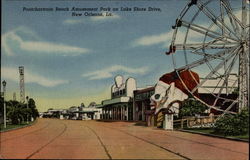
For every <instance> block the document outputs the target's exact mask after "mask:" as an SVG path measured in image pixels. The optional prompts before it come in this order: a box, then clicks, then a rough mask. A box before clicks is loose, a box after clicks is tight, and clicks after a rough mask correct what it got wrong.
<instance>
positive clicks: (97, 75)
mask: <svg viewBox="0 0 250 160" xmlns="http://www.w3.org/2000/svg"><path fill="white" fill-rule="evenodd" d="M118 71H122V72H126V73H130V74H141V75H143V74H145V73H146V72H147V71H148V68H147V67H140V68H130V67H125V66H122V65H114V66H111V67H108V68H104V69H102V70H98V71H93V72H89V73H85V74H82V77H88V79H89V80H98V79H105V78H110V77H113V76H114V75H113V73H114V72H118Z"/></svg>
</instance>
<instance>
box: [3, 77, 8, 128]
mask: <svg viewBox="0 0 250 160" xmlns="http://www.w3.org/2000/svg"><path fill="white" fill-rule="evenodd" d="M2 84H3V121H4V128H6V104H5V87H6V84H7V83H6V81H5V80H3V82H2Z"/></svg>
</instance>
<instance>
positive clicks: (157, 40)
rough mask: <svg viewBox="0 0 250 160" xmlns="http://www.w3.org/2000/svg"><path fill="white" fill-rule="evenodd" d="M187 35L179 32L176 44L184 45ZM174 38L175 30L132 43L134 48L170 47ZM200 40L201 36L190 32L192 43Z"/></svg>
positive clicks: (142, 38)
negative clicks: (158, 45)
mask: <svg viewBox="0 0 250 160" xmlns="http://www.w3.org/2000/svg"><path fill="white" fill-rule="evenodd" d="M185 36H186V33H185V32H183V31H181V30H179V31H178V34H177V38H176V43H183V40H184V38H185ZM172 37H173V30H171V31H169V32H165V33H160V34H157V35H150V36H143V37H141V38H138V39H136V40H134V41H133V42H132V46H133V47H136V46H151V45H156V44H163V47H164V48H165V47H168V46H169V45H170V43H171V40H172ZM198 38H200V34H199V33H197V32H194V31H190V32H189V39H190V41H189V42H190V43H194V42H199V41H197V39H198Z"/></svg>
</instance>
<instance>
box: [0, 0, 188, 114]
mask: <svg viewBox="0 0 250 160" xmlns="http://www.w3.org/2000/svg"><path fill="white" fill-rule="evenodd" d="M186 3H187V1H186V0H181V1H178V3H177V1H176V0H166V1H161V0H159V1H125V2H120V1H84V0H79V1H42V0H40V1H39V0H38V1H22V0H21V1H10V0H4V1H2V13H3V14H2V35H1V37H2V66H1V70H2V79H3V78H4V79H6V81H7V96H8V98H9V99H11V98H12V94H13V92H16V93H17V99H19V85H18V82H19V77H18V66H20V65H23V66H24V70H25V92H26V95H28V96H29V97H32V98H34V99H35V101H36V102H37V106H38V109H39V110H40V111H44V110H46V109H48V108H50V107H53V108H67V107H70V106H71V105H80V103H82V102H83V103H85V105H88V104H89V103H90V102H91V101H96V102H97V103H100V102H101V100H104V99H107V98H110V93H109V92H110V86H111V85H112V84H113V77H114V76H115V75H117V74H120V75H124V77H125V78H127V77H134V78H135V79H136V80H137V85H138V87H145V86H147V85H154V84H155V83H156V82H157V80H158V78H159V77H160V76H161V75H162V74H164V73H166V72H170V71H172V70H173V65H172V59H171V57H170V56H166V55H165V54H164V53H165V52H166V51H167V50H168V47H167V46H169V44H170V43H171V38H172V32H171V30H172V29H171V26H172V25H174V23H175V19H176V17H177V16H178V14H179V13H180V11H181V10H182V9H183V7H184V5H185V4H186ZM23 7H26V8H33V7H39V8H42V7H52V8H55V7H69V8H70V9H71V8H72V7H82V8H89V7H97V8H100V7H111V8H113V7H117V8H121V7H131V8H133V7H144V8H148V7H155V8H160V11H141V12H139V11H138V12H135V11H123V12H122V11H117V12H112V14H113V16H110V17H106V16H105V17H102V18H100V17H95V16H79V17H73V16H71V13H72V12H70V11H69V12H66V11H65V12H63V11H58V12H55V11H47V12H45V11H44V12H42V11H23ZM81 13H84V12H81Z"/></svg>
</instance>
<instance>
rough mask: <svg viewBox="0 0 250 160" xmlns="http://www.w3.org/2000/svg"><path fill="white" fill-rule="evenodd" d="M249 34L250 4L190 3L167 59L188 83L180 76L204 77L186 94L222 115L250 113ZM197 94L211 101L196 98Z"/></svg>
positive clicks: (219, 0) (191, 0)
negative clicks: (246, 109) (248, 109)
mask: <svg viewBox="0 0 250 160" xmlns="http://www.w3.org/2000/svg"><path fill="white" fill-rule="evenodd" d="M249 28H250V25H249V0H242V1H240V0H237V1H235V0H189V2H188V4H187V5H186V6H185V7H184V9H183V10H182V11H181V13H180V15H179V16H178V18H177V19H176V23H175V25H174V26H172V29H173V37H172V41H171V45H170V49H169V51H168V52H167V53H166V54H167V55H171V56H172V61H173V66H174V69H175V71H176V73H177V75H178V76H179V78H180V80H181V81H182V83H183V80H182V79H181V77H180V75H179V72H178V71H182V70H188V71H190V72H191V70H192V71H194V72H196V73H198V74H199V76H200V80H199V82H198V81H197V80H196V83H197V85H196V87H195V88H194V89H192V90H188V88H187V87H186V89H187V90H188V91H189V93H190V94H191V95H193V97H194V98H195V99H197V100H198V101H200V102H202V103H203V104H205V105H207V106H208V107H209V108H212V109H214V110H216V111H221V112H222V115H224V114H225V113H235V112H232V111H230V110H231V109H232V108H233V107H234V106H238V109H239V110H238V111H241V110H242V109H243V108H244V107H249V45H250V43H249V40H250V38H249V34H250V33H249ZM191 75H192V74H191ZM193 79H194V80H195V78H194V77H193ZM183 85H184V86H185V84H183ZM197 90H198V92H200V91H202V92H206V93H208V94H209V95H210V98H209V100H206V99H204V98H202V97H200V96H199V97H198V96H196V95H195V94H194V92H195V91H197ZM232 93H234V96H232ZM222 106H226V108H225V107H224V108H223V107H222Z"/></svg>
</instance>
